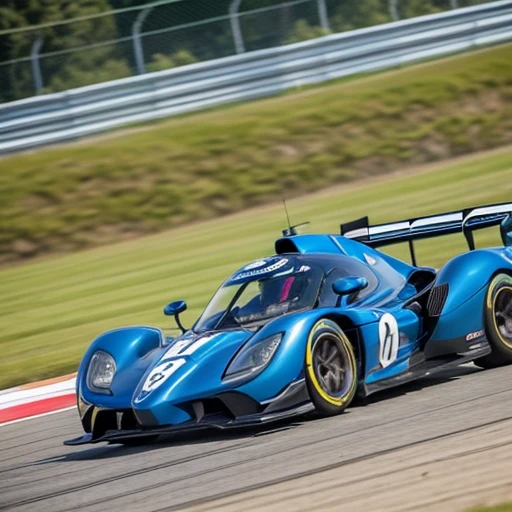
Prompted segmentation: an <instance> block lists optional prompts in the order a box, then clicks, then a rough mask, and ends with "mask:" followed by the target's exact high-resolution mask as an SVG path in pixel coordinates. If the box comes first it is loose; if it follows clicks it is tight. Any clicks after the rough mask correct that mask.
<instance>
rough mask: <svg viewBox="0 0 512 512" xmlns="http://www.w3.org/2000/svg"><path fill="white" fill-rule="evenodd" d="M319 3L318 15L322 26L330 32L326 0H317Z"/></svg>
mask: <svg viewBox="0 0 512 512" xmlns="http://www.w3.org/2000/svg"><path fill="white" fill-rule="evenodd" d="M317 4H318V17H319V18H320V26H321V27H322V28H323V29H324V30H326V31H327V32H330V31H331V27H330V26H329V18H328V16H327V7H326V5H325V0H317Z"/></svg>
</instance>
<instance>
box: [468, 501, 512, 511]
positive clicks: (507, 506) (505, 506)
mask: <svg viewBox="0 0 512 512" xmlns="http://www.w3.org/2000/svg"><path fill="white" fill-rule="evenodd" d="M468 512H512V502H508V503H502V504H501V505H494V506H490V507H476V508H471V509H469V510H468Z"/></svg>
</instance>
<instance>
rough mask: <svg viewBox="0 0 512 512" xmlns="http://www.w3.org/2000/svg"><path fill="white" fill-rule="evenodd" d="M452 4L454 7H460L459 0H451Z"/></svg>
mask: <svg viewBox="0 0 512 512" xmlns="http://www.w3.org/2000/svg"><path fill="white" fill-rule="evenodd" d="M450 5H451V7H452V9H458V8H459V3H458V1H457V0H450Z"/></svg>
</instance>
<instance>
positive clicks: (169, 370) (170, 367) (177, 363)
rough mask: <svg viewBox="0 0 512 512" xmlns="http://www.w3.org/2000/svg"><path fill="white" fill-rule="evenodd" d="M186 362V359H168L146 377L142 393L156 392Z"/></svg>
mask: <svg viewBox="0 0 512 512" xmlns="http://www.w3.org/2000/svg"><path fill="white" fill-rule="evenodd" d="M185 362H186V359H170V360H169V359H168V360H165V361H162V362H161V363H159V364H158V366H155V368H153V369H152V370H151V372H150V373H149V375H148V376H147V377H146V380H145V382H144V385H143V386H142V391H143V392H144V393H150V392H151V391H154V390H155V389H156V388H159V387H160V386H161V385H162V384H163V383H164V381H165V380H167V378H168V377H169V376H170V375H172V374H173V373H174V372H175V371H176V370H177V369H178V368H180V367H181V366H183V365H184V364H185Z"/></svg>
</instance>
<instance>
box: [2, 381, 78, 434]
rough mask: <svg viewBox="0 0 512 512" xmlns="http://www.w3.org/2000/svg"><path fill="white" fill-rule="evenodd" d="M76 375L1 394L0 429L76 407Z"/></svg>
mask: <svg viewBox="0 0 512 512" xmlns="http://www.w3.org/2000/svg"><path fill="white" fill-rule="evenodd" d="M75 382H76V377H75V375H65V376H64V377H58V378H56V379H49V380H45V381H42V382H33V383H30V384H25V385H23V386H18V387H16V388H11V389H5V390H3V391H0V427H1V426H3V425H8V424H11V423H16V422H18V421H22V420H25V419H29V418H33V417H35V416H45V415H46V414H53V413H56V412H60V411H62V410H65V409H71V408H74V407H76V395H75Z"/></svg>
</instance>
